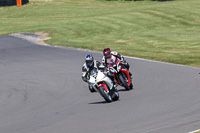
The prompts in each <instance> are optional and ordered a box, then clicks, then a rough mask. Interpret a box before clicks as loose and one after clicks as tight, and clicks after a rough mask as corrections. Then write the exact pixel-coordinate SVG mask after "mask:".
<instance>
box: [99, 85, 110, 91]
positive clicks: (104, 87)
mask: <svg viewBox="0 0 200 133" xmlns="http://www.w3.org/2000/svg"><path fill="white" fill-rule="evenodd" d="M100 86H103V87H104V88H105V90H106V91H108V88H107V86H106V85H105V84H99V86H98V89H99V87H100Z"/></svg>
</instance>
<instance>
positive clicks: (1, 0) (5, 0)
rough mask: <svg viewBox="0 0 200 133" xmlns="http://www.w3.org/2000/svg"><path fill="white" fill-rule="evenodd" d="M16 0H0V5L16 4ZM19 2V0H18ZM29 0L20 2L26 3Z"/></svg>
mask: <svg viewBox="0 0 200 133" xmlns="http://www.w3.org/2000/svg"><path fill="white" fill-rule="evenodd" d="M17 1H18V0H0V6H13V5H17ZM18 2H19V1H18ZM28 2H29V0H21V4H22V5H23V4H27V3H28Z"/></svg>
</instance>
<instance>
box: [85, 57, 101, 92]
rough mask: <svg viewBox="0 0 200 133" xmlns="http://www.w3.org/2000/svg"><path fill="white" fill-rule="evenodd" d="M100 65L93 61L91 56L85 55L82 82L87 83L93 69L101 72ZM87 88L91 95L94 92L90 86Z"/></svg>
mask: <svg viewBox="0 0 200 133" xmlns="http://www.w3.org/2000/svg"><path fill="white" fill-rule="evenodd" d="M100 65H101V63H100V62H99V61H97V60H94V58H93V56H92V55H86V57H85V63H84V64H83V67H82V79H83V81H85V82H87V83H88V80H89V78H90V72H91V70H93V69H95V68H96V69H98V70H101V69H102V68H100ZM88 87H89V90H90V92H92V93H93V92H96V90H95V89H94V88H93V87H92V86H90V85H88Z"/></svg>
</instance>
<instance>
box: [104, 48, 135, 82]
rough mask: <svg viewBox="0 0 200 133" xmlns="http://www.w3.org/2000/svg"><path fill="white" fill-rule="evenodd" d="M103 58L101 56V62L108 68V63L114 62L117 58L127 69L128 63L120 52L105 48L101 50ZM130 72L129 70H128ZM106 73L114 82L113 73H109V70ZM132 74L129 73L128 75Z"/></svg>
mask: <svg viewBox="0 0 200 133" xmlns="http://www.w3.org/2000/svg"><path fill="white" fill-rule="evenodd" d="M103 55H104V56H103V58H102V64H103V65H104V66H105V67H106V68H108V65H109V64H110V63H112V62H115V61H116V59H117V58H118V59H119V60H120V61H121V63H123V65H124V66H125V67H126V68H127V69H128V70H129V64H128V63H127V62H126V61H125V60H124V57H123V56H122V55H120V54H118V53H117V52H116V51H111V50H110V48H105V49H104V50H103ZM129 73H130V72H129ZM107 75H108V76H109V77H110V79H111V80H112V81H113V83H114V84H115V82H114V75H113V74H111V73H110V72H108V73H107ZM131 75H132V74H131V73H130V76H131Z"/></svg>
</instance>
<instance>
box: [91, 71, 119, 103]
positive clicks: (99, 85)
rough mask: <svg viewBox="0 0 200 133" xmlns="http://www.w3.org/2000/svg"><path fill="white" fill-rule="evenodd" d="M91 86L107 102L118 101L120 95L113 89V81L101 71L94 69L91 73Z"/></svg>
mask: <svg viewBox="0 0 200 133" xmlns="http://www.w3.org/2000/svg"><path fill="white" fill-rule="evenodd" d="M88 82H89V84H90V86H92V87H93V88H94V89H95V90H96V91H97V92H99V94H100V95H101V96H102V97H103V98H104V99H105V100H106V101H107V102H112V101H117V100H118V99H119V93H118V92H117V90H116V89H115V88H114V87H113V83H112V80H111V79H110V78H109V77H108V76H106V75H105V74H104V73H103V72H101V71H100V70H97V69H96V68H94V69H93V70H92V71H91V72H90V77H89V81H88Z"/></svg>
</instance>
